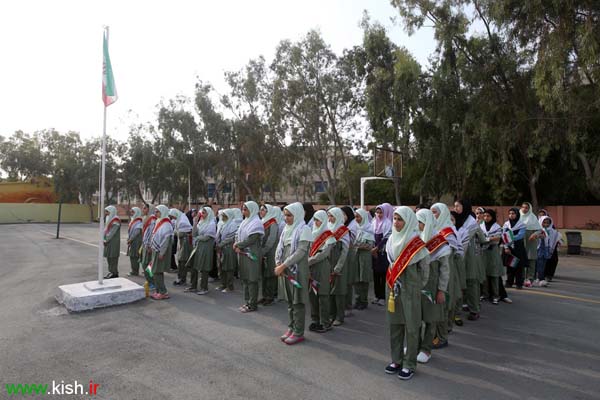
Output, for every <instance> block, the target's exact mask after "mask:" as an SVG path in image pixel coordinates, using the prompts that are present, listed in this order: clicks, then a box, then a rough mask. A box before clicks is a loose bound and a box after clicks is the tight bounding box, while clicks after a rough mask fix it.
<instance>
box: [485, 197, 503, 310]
mask: <svg viewBox="0 0 600 400" xmlns="http://www.w3.org/2000/svg"><path fill="white" fill-rule="evenodd" d="M479 227H480V228H481V230H482V231H483V233H484V234H485V237H486V239H488V241H489V244H488V245H487V246H484V248H483V264H484V266H485V274H486V278H487V279H486V283H485V284H484V285H483V292H482V297H483V298H485V299H487V300H490V301H491V302H492V304H494V305H498V302H499V301H500V279H502V278H501V277H502V273H503V272H504V266H503V265H502V256H501V255H500V248H499V247H498V246H499V244H500V239H501V237H502V227H501V226H500V225H498V224H497V223H496V211H494V210H492V209H489V208H488V209H486V210H484V212H483V221H482V222H481V223H480V224H479Z"/></svg>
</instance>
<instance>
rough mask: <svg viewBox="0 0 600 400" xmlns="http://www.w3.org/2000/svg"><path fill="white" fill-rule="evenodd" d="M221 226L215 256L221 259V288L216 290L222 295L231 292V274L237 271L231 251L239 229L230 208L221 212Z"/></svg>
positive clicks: (235, 258)
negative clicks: (217, 255)
mask: <svg viewBox="0 0 600 400" xmlns="http://www.w3.org/2000/svg"><path fill="white" fill-rule="evenodd" d="M221 218H222V220H223V226H222V227H221V230H220V231H219V234H218V235H217V238H216V246H217V249H218V251H217V254H219V255H220V257H221V286H219V287H218V288H217V290H220V291H221V292H223V293H227V292H231V291H233V289H234V288H233V273H234V272H235V271H236V270H237V263H238V258H237V254H235V251H234V250H233V243H234V242H235V234H236V232H237V230H238V228H239V225H238V223H237V222H236V221H235V219H234V218H235V213H234V212H233V209H232V208H228V209H226V210H223V213H222V214H221Z"/></svg>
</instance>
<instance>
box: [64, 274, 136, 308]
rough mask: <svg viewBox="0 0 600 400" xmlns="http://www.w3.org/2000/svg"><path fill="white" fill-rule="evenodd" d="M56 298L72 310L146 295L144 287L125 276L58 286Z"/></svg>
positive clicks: (129, 301)
mask: <svg viewBox="0 0 600 400" xmlns="http://www.w3.org/2000/svg"><path fill="white" fill-rule="evenodd" d="M55 297H56V300H57V301H58V302H59V304H62V305H64V306H65V307H66V308H67V310H69V311H70V312H79V311H87V310H93V309H95V308H104V307H110V306H116V305H119V304H127V303H133V302H135V301H138V300H141V299H143V298H145V297H146V294H145V292H144V288H143V287H142V286H140V285H138V284H137V283H135V282H132V281H130V280H129V279H125V278H114V279H105V280H104V282H103V284H102V285H100V284H98V281H90V282H83V283H74V284H71V285H62V286H59V287H58V291H57V293H56V296H55Z"/></svg>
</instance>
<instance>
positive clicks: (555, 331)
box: [0, 224, 600, 400]
mask: <svg viewBox="0 0 600 400" xmlns="http://www.w3.org/2000/svg"><path fill="white" fill-rule="evenodd" d="M125 231H126V230H125V229H122V239H123V241H122V250H123V251H124V250H125V248H126V247H125V240H124V239H125V234H126V232H125ZM55 232H56V228H55V226H54V225H44V224H30V225H0V271H1V272H2V278H1V279H0V293H1V294H2V300H1V301H0V377H1V378H0V379H1V380H2V382H0V384H1V386H2V387H0V399H3V398H18V397H21V396H13V397H10V396H9V395H8V394H7V391H6V388H5V385H6V384H19V383H20V384H26V383H27V384H43V383H48V384H49V387H51V383H52V381H55V382H56V383H58V382H61V381H64V382H65V384H67V383H72V382H73V381H75V380H77V381H78V382H79V383H83V385H84V388H85V389H86V390H87V383H88V382H89V381H90V380H93V382H94V383H97V384H99V385H100V386H99V387H98V388H97V395H96V396H93V397H94V398H97V399H286V400H291V399H311V398H312V399H343V400H348V399H502V400H506V399H594V398H595V399H599V398H600V341H599V340H598V337H599V336H600V335H599V334H600V290H599V289H600V259H599V258H589V257H580V256H563V257H562V258H561V259H560V262H559V267H558V271H557V276H556V279H555V280H554V282H552V284H551V286H550V287H548V288H533V289H524V290H516V289H514V290H510V289H509V295H510V297H511V298H512V299H513V301H514V303H513V304H504V303H501V304H500V305H498V306H493V305H491V304H489V303H484V304H483V305H482V314H481V319H480V320H479V321H476V322H470V321H466V320H465V325H464V326H463V327H456V328H455V329H454V331H453V332H452V333H451V334H450V340H449V342H450V346H449V347H447V348H445V349H441V350H438V351H434V353H433V358H432V359H431V361H430V362H429V364H427V365H419V367H418V369H417V373H416V374H415V376H414V378H413V379H412V380H410V381H401V380H399V379H398V378H397V377H396V376H395V375H386V374H385V373H384V368H385V366H386V365H387V364H388V363H389V362H390V359H389V339H388V333H387V329H386V322H385V312H384V311H385V310H384V307H381V306H373V305H369V308H368V309H367V310H365V311H355V312H354V316H353V317H350V318H346V324H345V325H344V326H342V327H337V328H335V329H334V330H332V331H330V332H328V333H326V334H317V333H312V332H308V330H307V333H306V339H307V340H306V341H305V342H303V343H301V344H299V345H296V346H287V345H285V344H283V343H281V342H280V341H279V339H278V338H279V335H281V334H282V333H283V332H284V331H285V329H286V325H287V308H286V305H285V303H282V302H280V303H277V304H275V305H273V306H270V307H261V308H260V309H259V311H258V312H254V313H248V314H241V313H240V312H239V311H238V310H237V308H238V307H239V306H240V305H241V304H242V293H241V291H240V289H241V287H240V282H239V281H238V280H236V282H235V285H236V291H235V292H233V293H220V292H217V291H214V290H212V291H211V293H210V294H209V295H206V296H197V295H194V294H187V293H183V291H182V289H181V288H179V287H173V286H172V281H173V280H174V279H175V274H167V275H166V277H167V279H166V281H167V284H168V288H169V292H170V294H171V299H170V300H167V301H160V302H157V301H153V300H142V301H140V302H137V303H134V304H129V305H123V306H118V307H112V308H108V309H102V310H95V311H90V312H85V313H78V314H69V313H68V312H66V310H65V309H64V308H63V307H62V306H60V305H58V303H57V302H56V300H55V299H54V294H55V291H56V288H57V287H58V286H59V285H63V284H69V283H76V282H83V281H89V280H94V279H96V277H97V265H96V260H97V248H96V247H95V245H96V244H97V232H98V226H97V225H94V224H85V225H79V224H78V225H63V226H62V227H61V236H62V239H60V240H56V239H54V238H53V237H54V235H55ZM105 268H106V267H105ZM119 270H120V272H121V275H122V276H125V275H126V273H127V272H128V270H129V260H128V259H127V258H126V257H125V256H122V257H121V259H120V261H119ZM133 280H134V281H136V282H138V283H140V284H141V283H142V282H143V280H142V279H141V278H133ZM210 287H211V289H213V288H214V287H215V284H210ZM371 292H372V289H371ZM308 322H310V318H308V310H307V323H308ZM25 397H29V398H36V396H25ZM43 397H46V398H70V399H75V398H89V397H90V396H78V395H62V396H61V395H46V396H43Z"/></svg>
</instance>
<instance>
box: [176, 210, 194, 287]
mask: <svg viewBox="0 0 600 400" xmlns="http://www.w3.org/2000/svg"><path fill="white" fill-rule="evenodd" d="M184 218H187V217H186V216H184ZM176 235H177V277H178V278H179V280H181V281H182V282H185V281H186V279H187V271H188V269H187V267H186V264H187V261H188V260H189V258H190V254H191V252H192V232H176Z"/></svg>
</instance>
